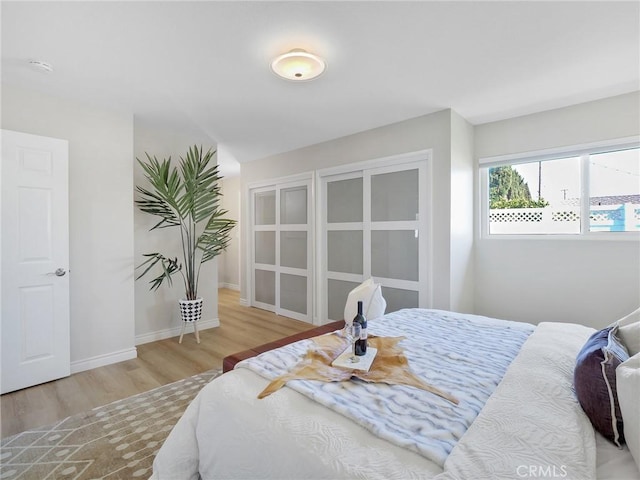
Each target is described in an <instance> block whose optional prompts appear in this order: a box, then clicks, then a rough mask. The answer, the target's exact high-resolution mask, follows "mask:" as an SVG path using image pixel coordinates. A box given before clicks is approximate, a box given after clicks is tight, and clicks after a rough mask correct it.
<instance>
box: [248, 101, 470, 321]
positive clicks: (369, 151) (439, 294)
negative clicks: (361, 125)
mask: <svg viewBox="0 0 640 480" xmlns="http://www.w3.org/2000/svg"><path fill="white" fill-rule="evenodd" d="M455 122H456V136H458V137H460V138H461V137H465V140H464V142H467V143H466V145H465V146H464V147H462V148H461V149H460V150H459V153H458V154H457V160H456V165H457V167H456V169H455V171H456V178H455V181H456V182H458V181H460V182H463V183H464V185H463V186H462V187H460V188H462V190H465V189H466V191H470V190H473V182H472V156H471V149H470V147H469V145H470V143H469V142H470V141H471V140H469V139H468V138H467V137H468V135H469V132H470V128H469V126H468V124H466V122H464V121H463V120H461V119H456V120H455ZM451 131H452V112H451V110H443V111H440V112H437V113H434V114H431V115H425V116H422V117H418V118H414V119H410V120H406V121H403V122H399V123H395V124H392V125H386V126H383V127H380V128H376V129H373V130H368V131H365V132H360V133H356V134H354V135H349V136H347V137H343V138H339V139H336V140H331V141H328V142H324V143H320V144H316V145H312V146H310V147H306V148H302V149H299V150H294V151H292V152H286V153H282V154H279V155H274V156H272V157H268V158H266V159H262V160H258V161H254V162H251V163H248V164H243V165H242V166H241V181H242V192H243V197H242V202H243V210H242V211H243V214H244V215H245V217H244V218H247V216H246V212H247V209H246V198H245V193H246V191H247V184H249V183H252V182H257V181H263V180H266V179H273V178H279V177H285V176H287V175H294V174H297V173H304V172H311V171H314V170H317V169H322V168H328V167H333V166H337V165H344V164H348V163H354V162H359V161H364V160H372V159H376V158H382V157H387V156H392V155H397V154H401V153H407V152H414V151H418V150H424V149H429V148H430V149H432V151H433V170H432V175H433V185H432V188H433V191H432V195H431V197H432V201H433V204H434V206H435V208H434V210H433V214H434V215H433V224H432V225H433V246H432V247H433V252H434V255H433V262H434V265H433V272H434V280H435V281H434V288H433V306H434V307H435V308H442V309H452V310H461V309H463V310H470V309H472V303H473V294H472V289H471V285H470V282H469V277H468V272H469V270H468V268H469V267H467V266H466V265H464V264H465V262H466V263H468V262H469V261H470V258H471V257H470V253H469V252H470V245H471V242H472V239H471V234H470V232H471V231H472V230H471V229H472V222H473V217H472V215H471V214H470V213H467V214H466V215H465V217H464V219H463V218H460V219H459V222H460V223H461V224H462V223H465V222H467V224H468V225H466V226H464V227H461V228H462V230H460V232H462V231H467V232H469V237H470V238H469V239H468V240H465V241H462V240H460V238H461V237H459V238H458V239H457V240H456V241H455V245H454V247H455V248H457V247H458V246H460V245H462V244H464V245H463V248H464V249H465V252H463V256H461V257H460V260H459V261H460V264H458V265H456V267H455V272H454V273H453V274H452V266H451V258H452V252H451V247H452V244H451V207H450V203H451V195H452V186H451V183H452V177H451V172H452V168H451ZM465 164H466V167H464V165H465ZM465 168H466V170H467V173H466V174H462V172H463V170H464V169H465ZM456 190H457V188H456ZM467 203H468V198H467V199H466V200H462V204H463V205H465V204H467ZM457 228H458V227H457ZM246 230H247V229H244V232H243V237H242V246H241V252H242V253H241V259H242V262H243V263H242V271H243V272H244V271H245V269H246V261H245V259H246V258H247V251H246V245H247V239H246V233H247V232H246ZM457 231H458V230H457ZM463 235H464V234H463ZM461 272H463V273H461ZM461 282H462V283H461ZM452 285H453V287H452ZM452 288H453V289H454V290H455V292H456V293H455V295H452ZM465 288H466V289H467V292H465ZM241 292H242V293H241V297H242V299H243V300H244V301H246V292H247V286H246V278H242V282H241Z"/></svg>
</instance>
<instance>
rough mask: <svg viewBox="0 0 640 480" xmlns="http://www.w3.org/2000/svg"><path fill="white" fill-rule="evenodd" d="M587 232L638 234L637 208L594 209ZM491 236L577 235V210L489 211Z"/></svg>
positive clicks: (630, 206) (602, 206)
mask: <svg viewBox="0 0 640 480" xmlns="http://www.w3.org/2000/svg"><path fill="white" fill-rule="evenodd" d="M589 222H590V223H589V224H590V229H591V231H640V205H637V204H630V203H627V204H624V205H597V206H596V205H594V206H592V207H591V210H590V213H589ZM489 232H490V233H491V234H544V233H580V208H575V207H574V208H567V207H563V208H557V207H556V208H554V207H545V208H504V209H502V208H501V209H492V210H489Z"/></svg>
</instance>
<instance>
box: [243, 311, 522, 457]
mask: <svg viewBox="0 0 640 480" xmlns="http://www.w3.org/2000/svg"><path fill="white" fill-rule="evenodd" d="M533 329H534V326H533V325H530V324H528V323H521V322H507V321H504V320H501V321H495V320H489V319H487V318H486V317H477V316H474V315H466V314H461V313H453V312H446V311H442V310H426V309H418V308H414V309H406V310H400V311H397V312H393V313H390V314H388V315H385V316H383V317H381V318H379V319H376V320H375V321H372V322H369V329H368V330H369V332H370V334H371V335H376V336H379V337H397V336H404V337H405V339H404V340H402V341H401V342H400V344H399V345H400V347H402V348H403V350H404V352H405V355H406V356H407V358H408V359H409V367H410V368H411V371H412V372H413V373H414V374H416V375H417V376H418V377H420V378H421V379H423V380H424V381H426V382H427V383H428V384H430V385H433V386H435V387H436V388H438V389H440V390H442V391H444V392H446V393H449V394H451V395H453V396H454V397H456V398H457V399H458V400H459V403H458V405H454V404H452V403H451V402H449V401H447V400H445V399H443V398H441V397H439V396H437V395H434V394H432V393H430V392H427V391H424V390H419V389H417V388H415V387H411V386H404V385H385V384H368V383H365V382H363V381H359V380H355V381H352V382H319V381H309V380H295V381H290V382H289V383H288V386H289V387H290V388H292V389H294V390H295V391H297V392H300V393H302V394H303V395H306V396H307V397H309V398H312V399H313V400H315V401H316V402H318V403H320V404H322V405H324V406H325V407H327V408H330V409H332V410H335V411H336V412H338V413H341V414H342V415H344V416H345V417H347V418H350V419H351V420H353V421H355V422H357V423H358V424H360V425H362V426H363V427H364V428H366V429H367V430H369V431H370V432H372V433H374V434H375V435H376V436H378V437H381V438H384V439H385V440H388V441H389V442H391V443H393V444H395V445H398V446H400V447H403V448H408V449H409V450H413V451H414V452H416V453H419V454H420V455H422V456H424V457H426V458H427V459H429V460H431V461H433V462H434V463H436V464H437V465H439V466H442V465H443V464H444V461H445V459H446V458H447V456H448V455H449V453H450V452H451V449H452V448H453V447H454V445H455V444H456V443H457V442H458V440H459V439H460V437H462V435H464V433H465V432H466V431H467V429H468V428H469V425H471V423H472V422H473V421H474V420H475V418H476V416H477V415H478V413H480V410H482V408H483V407H484V405H485V403H486V401H487V399H488V398H489V396H490V395H491V394H492V393H493V391H494V390H495V388H496V387H497V386H498V384H499V383H500V381H501V380H502V377H503V376H504V373H505V372H506V370H507V368H508V367H509V365H510V364H511V362H512V361H513V359H514V358H515V357H516V355H517V354H518V352H519V351H520V348H521V347H522V344H523V343H524V341H525V340H526V339H527V337H528V336H529V335H530V334H531V332H532V331H533ZM312 345H313V342H311V341H310V340H309V341H306V342H298V343H297V344H293V345H287V346H286V347H283V348H279V349H276V350H272V351H270V352H266V353H264V354H262V355H260V356H258V357H255V358H250V359H248V360H246V361H244V362H241V363H239V364H238V366H237V367H236V368H248V369H249V370H252V371H254V372H256V373H258V374H259V375H261V376H263V377H265V378H267V379H270V380H271V379H274V378H276V377H278V376H280V375H283V374H285V373H287V372H289V371H290V370H291V369H292V368H293V367H294V366H295V365H296V364H297V363H298V362H299V361H300V359H302V358H303V357H304V355H305V353H306V352H307V350H308V349H309V348H311V347H312ZM274 395H277V392H276V393H275V394H274Z"/></svg>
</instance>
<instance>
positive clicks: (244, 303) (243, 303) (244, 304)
mask: <svg viewBox="0 0 640 480" xmlns="http://www.w3.org/2000/svg"><path fill="white" fill-rule="evenodd" d="M240 305H242V306H243V307H248V306H249V301H248V300H247V299H246V298H241V299H240Z"/></svg>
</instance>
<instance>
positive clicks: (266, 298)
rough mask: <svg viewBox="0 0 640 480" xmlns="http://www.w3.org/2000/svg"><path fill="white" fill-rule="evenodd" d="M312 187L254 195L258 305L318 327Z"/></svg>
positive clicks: (264, 190) (278, 187) (254, 285)
mask: <svg viewBox="0 0 640 480" xmlns="http://www.w3.org/2000/svg"><path fill="white" fill-rule="evenodd" d="M310 190H311V185H310V181H303V182H296V183H286V184H280V185H274V186H271V187H266V188H260V189H253V190H251V196H252V204H253V211H254V215H253V222H252V227H253V237H252V240H253V244H252V255H253V258H252V272H253V279H252V280H253V282H252V293H253V295H252V304H253V305H255V306H256V307H259V308H263V309H266V310H270V311H273V312H276V313H277V314H279V315H285V316H287V317H291V318H295V319H298V320H302V321H306V322H311V321H312V300H313V299H312V293H313V281H312V269H311V265H312V248H311V247H312V244H311V239H312V231H311V225H312V221H311V202H310V197H309V195H310Z"/></svg>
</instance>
